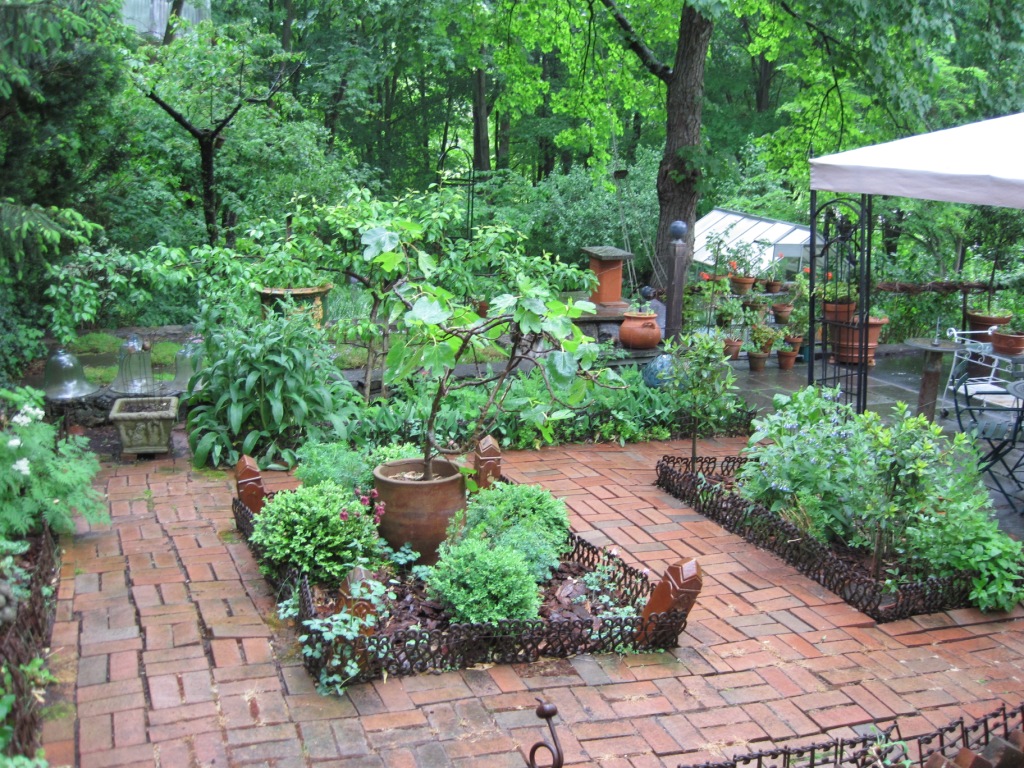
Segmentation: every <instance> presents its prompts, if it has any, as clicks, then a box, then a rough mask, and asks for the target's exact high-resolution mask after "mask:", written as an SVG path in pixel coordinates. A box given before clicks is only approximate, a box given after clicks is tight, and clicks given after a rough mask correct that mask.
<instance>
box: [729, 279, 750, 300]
mask: <svg viewBox="0 0 1024 768" xmlns="http://www.w3.org/2000/svg"><path fill="white" fill-rule="evenodd" d="M753 287H754V278H753V277H743V276H742V275H741V276H738V277H737V276H736V275H732V276H730V277H729V288H730V290H731V291H732V292H733V293H734V294H736V295H737V296H743V295H744V294H747V293H750V289H751V288H753Z"/></svg>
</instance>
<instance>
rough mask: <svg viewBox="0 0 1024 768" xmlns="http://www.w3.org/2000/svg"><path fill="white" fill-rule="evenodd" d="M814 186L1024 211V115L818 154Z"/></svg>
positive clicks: (814, 172) (826, 189) (813, 170)
mask: <svg viewBox="0 0 1024 768" xmlns="http://www.w3.org/2000/svg"><path fill="white" fill-rule="evenodd" d="M811 189H815V190H821V191H830V192H856V193H860V194H867V195H893V196H896V197H916V198H920V199H922V200H942V201H945V202H950V203H974V204H977V205H999V206H1003V207H1006V208H1022V209H1024V113H1021V114H1017V115H1008V116H1007V117H997V118H995V119H992V120H983V121H981V122H979V123H970V124H968V125H961V126H960V127H959V128H949V129H946V130H944V131H935V132H933V133H926V134H923V135H920V136H911V137H909V138H906V139H899V140H897V141H890V142H887V143H885V144H876V145H874V146H870V147H861V148H860V149H852V150H850V151H848V152H840V153H838V154H835V155H826V156H824V157H818V158H814V159H813V160H811Z"/></svg>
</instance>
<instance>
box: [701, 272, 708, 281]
mask: <svg viewBox="0 0 1024 768" xmlns="http://www.w3.org/2000/svg"><path fill="white" fill-rule="evenodd" d="M700 279H701V280H710V279H711V275H709V274H708V273H707V272H701V273H700Z"/></svg>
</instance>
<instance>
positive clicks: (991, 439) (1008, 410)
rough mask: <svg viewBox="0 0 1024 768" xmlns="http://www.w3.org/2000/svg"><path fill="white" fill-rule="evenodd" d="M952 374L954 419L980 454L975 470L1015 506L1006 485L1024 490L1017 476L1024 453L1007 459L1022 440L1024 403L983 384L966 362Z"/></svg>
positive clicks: (995, 385)
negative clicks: (987, 478)
mask: <svg viewBox="0 0 1024 768" xmlns="http://www.w3.org/2000/svg"><path fill="white" fill-rule="evenodd" d="M953 373H954V375H955V383H954V385H953V407H954V409H955V411H956V421H957V424H958V425H959V427H960V430H961V431H962V432H966V433H967V434H969V435H972V436H973V437H974V440H975V444H976V445H977V446H978V448H979V451H980V452H981V454H982V455H981V458H980V460H979V462H978V469H979V470H980V471H982V472H987V473H988V475H989V477H991V478H992V481H993V482H994V483H995V485H996V487H997V488H998V489H999V492H1000V493H1002V494H1003V496H1005V497H1006V500H1007V501H1009V502H1010V505H1011V506H1012V507H1014V508H1015V509H1017V508H1018V504H1017V502H1016V501H1015V500H1014V498H1013V497H1012V496H1011V495H1010V493H1008V492H1007V488H1006V485H1007V484H1008V483H1013V485H1014V486H1016V490H1017V491H1018V492H1020V491H1024V481H1022V480H1021V479H1020V478H1018V477H1017V470H1018V469H1020V468H1021V465H1022V464H1024V454H1022V455H1021V457H1020V458H1018V459H1017V461H1016V462H1015V463H1014V464H1012V465H1011V464H1010V461H1009V458H1010V456H1009V455H1010V452H1011V451H1012V450H1013V449H1014V448H1019V447H1021V445H1022V443H1024V430H1022V429H1021V415H1022V408H1024V404H1022V403H1021V402H1020V401H1018V400H1017V399H1016V398H1014V397H1013V396H1012V395H1009V394H1008V392H1007V390H1006V389H1005V388H1004V387H1001V386H999V385H998V384H992V385H990V386H987V387H986V386H984V385H982V384H981V383H979V382H978V380H977V379H976V378H971V375H970V373H969V371H968V370H967V362H966V361H963V362H961V363H959V364H958V365H957V366H956V367H955V369H954V372H953ZM999 467H1002V469H1003V470H1005V472H1006V475H1005V476H1002V475H1001V473H1000V472H998V471H996V470H997V469H998V468H999Z"/></svg>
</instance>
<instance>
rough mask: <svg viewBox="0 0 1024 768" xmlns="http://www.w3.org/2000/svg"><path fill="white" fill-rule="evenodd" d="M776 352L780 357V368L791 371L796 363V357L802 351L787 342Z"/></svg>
mask: <svg viewBox="0 0 1024 768" xmlns="http://www.w3.org/2000/svg"><path fill="white" fill-rule="evenodd" d="M775 354H776V355H777V356H778V358H779V370H782V371H791V370H792V369H793V365H794V364H795V363H796V357H797V355H798V354H800V352H799V348H798V347H795V346H793V345H792V344H789V343H785V344H783V345H782V346H781V347H779V348H778V350H776V353H775Z"/></svg>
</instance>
